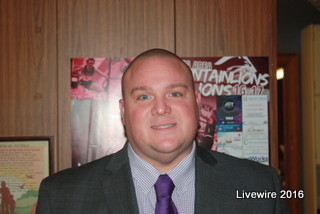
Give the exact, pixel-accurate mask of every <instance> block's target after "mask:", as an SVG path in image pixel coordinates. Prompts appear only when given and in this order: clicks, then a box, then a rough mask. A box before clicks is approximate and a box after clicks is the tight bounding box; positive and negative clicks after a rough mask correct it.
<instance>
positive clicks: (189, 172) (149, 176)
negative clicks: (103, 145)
mask: <svg viewBox="0 0 320 214" xmlns="http://www.w3.org/2000/svg"><path fill="white" fill-rule="evenodd" d="M195 150H196V145H195V142H194V143H193V145H192V150H191V152H190V154H188V155H187V156H186V157H185V158H184V159H183V160H182V161H181V162H180V163H178V164H177V166H175V167H174V168H173V169H172V170H171V171H169V172H168V173H167V174H168V175H169V177H170V178H171V179H172V181H173V183H174V184H175V187H176V190H177V193H178V194H179V195H182V194H183V193H184V192H185V190H186V188H187V186H188V184H189V183H190V182H191V181H192V179H193V178H194V174H195ZM128 156H129V162H130V168H131V173H132V177H133V179H135V180H136V182H137V185H138V186H139V188H141V190H142V192H143V193H144V194H145V195H147V194H148V193H149V192H150V191H151V190H152V189H153V188H154V187H153V185H154V184H155V183H156V181H157V179H158V177H159V175H161V174H163V173H161V172H160V171H158V170H157V169H156V168H155V167H153V166H152V165H151V164H149V163H148V162H146V161H144V160H143V159H142V158H140V157H139V156H138V155H137V154H136V153H135V152H134V150H133V149H132V147H131V145H130V143H129V145H128ZM193 180H194V179H193Z"/></svg>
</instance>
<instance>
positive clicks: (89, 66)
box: [87, 60, 94, 71]
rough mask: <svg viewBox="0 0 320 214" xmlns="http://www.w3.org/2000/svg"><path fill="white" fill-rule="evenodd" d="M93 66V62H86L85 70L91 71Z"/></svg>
mask: <svg viewBox="0 0 320 214" xmlns="http://www.w3.org/2000/svg"><path fill="white" fill-rule="evenodd" d="M93 65H94V61H93V60H88V61H87V69H88V70H89V71H91V70H92V68H93Z"/></svg>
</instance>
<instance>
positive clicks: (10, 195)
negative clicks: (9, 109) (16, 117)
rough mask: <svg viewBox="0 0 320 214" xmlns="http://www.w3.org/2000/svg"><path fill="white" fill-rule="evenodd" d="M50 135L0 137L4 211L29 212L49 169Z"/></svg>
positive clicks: (50, 157) (50, 158)
mask: <svg viewBox="0 0 320 214" xmlns="http://www.w3.org/2000/svg"><path fill="white" fill-rule="evenodd" d="M52 151H53V137H50V136H49V137H48V136H44V137H42V136H36V137H0V182H1V186H0V196H1V198H2V201H1V210H3V211H4V212H5V213H33V210H34V211H35V207H36V203H37V200H38V191H39V186H40V183H41V181H42V179H43V178H45V177H47V176H48V175H49V174H50V172H52V170H53V165H52V164H53V160H52V157H53V154H52Z"/></svg>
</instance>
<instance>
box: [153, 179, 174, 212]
mask: <svg viewBox="0 0 320 214" xmlns="http://www.w3.org/2000/svg"><path fill="white" fill-rule="evenodd" d="M174 187H175V186H174V183H173V182H172V180H171V178H170V177H169V176H168V175H167V174H164V175H160V176H159V178H158V180H157V182H156V183H155V184H154V188H155V190H156V195H157V204H156V212H155V214H178V211H177V208H176V206H175V205H174V203H173V201H172V198H171V195H172V192H173V189H174Z"/></svg>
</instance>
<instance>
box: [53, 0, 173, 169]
mask: <svg viewBox="0 0 320 214" xmlns="http://www.w3.org/2000/svg"><path fill="white" fill-rule="evenodd" d="M58 32H59V37H58V69H59V70H58V76H59V77H58V94H59V108H58V109H59V126H58V127H59V142H60V143H59V161H60V165H59V169H63V168H66V167H70V166H71V140H70V139H71V130H70V98H69V90H70V88H69V87H70V83H69V81H70V74H69V72H70V71H69V70H70V59H71V58H73V57H89V56H92V57H116V56H120V57H130V56H135V55H137V54H138V53H140V52H142V51H144V50H146V49H149V48H154V47H161V48H165V49H168V50H171V51H174V1H171V0H164V1H158V0H139V1H130V0H123V1H114V0H92V1H91V0H90V1H88V0H68V1H65V0H59V1H58ZM115 105H118V104H117V103H115Z"/></svg>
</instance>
